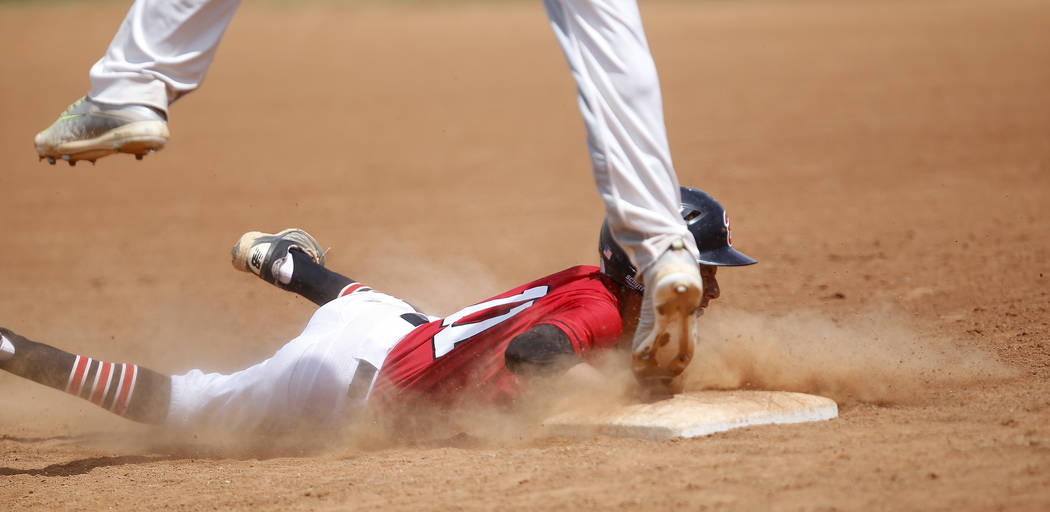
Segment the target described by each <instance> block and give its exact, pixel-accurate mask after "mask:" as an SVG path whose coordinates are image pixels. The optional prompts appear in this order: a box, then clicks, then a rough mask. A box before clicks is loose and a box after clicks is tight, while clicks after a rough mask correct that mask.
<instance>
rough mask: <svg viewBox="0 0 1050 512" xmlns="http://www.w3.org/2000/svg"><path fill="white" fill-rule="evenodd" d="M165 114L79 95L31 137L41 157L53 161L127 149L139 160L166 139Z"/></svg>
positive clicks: (90, 158)
mask: <svg viewBox="0 0 1050 512" xmlns="http://www.w3.org/2000/svg"><path fill="white" fill-rule="evenodd" d="M169 137H170V133H169V132H168V119H167V116H166V115H165V114H164V113H163V112H161V111H160V110H157V109H155V108H152V107H148V106H146V105H107V104H103V103H98V102H95V101H93V100H92V99H91V98H88V97H87V96H85V97H83V98H80V99H79V100H77V101H76V102H74V103H73V104H72V105H70V106H69V108H67V109H66V111H65V112H62V115H60V116H58V119H57V120H56V121H55V122H54V123H52V124H51V126H49V127H48V128H47V129H46V130H44V131H42V132H40V133H38V134H37V135H36V138H34V139H33V144H34V146H36V151H37V154H38V155H39V157H40V159H41V160H43V159H45V158H46V159H47V161H48V162H49V163H50V164H51V165H54V164H55V162H56V161H58V160H65V161H67V162H69V165H76V163H77V161H79V160H87V161H89V162H91V163H95V160H97V159H99V158H102V157H104V156H107V155H112V154H113V153H130V154H133V155H135V158H137V159H139V160H141V159H142V157H143V156H144V155H146V154H148V153H151V152H154V151H158V150H160V149H163V148H164V146H165V145H166V144H167V143H168V138H169Z"/></svg>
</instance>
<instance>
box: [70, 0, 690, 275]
mask: <svg viewBox="0 0 1050 512" xmlns="http://www.w3.org/2000/svg"><path fill="white" fill-rule="evenodd" d="M239 4H240V0H178V1H172V0H137V1H136V2H135V3H134V4H133V5H132V6H131V10H130V11H129V12H128V15H127V17H126V18H125V19H124V23H123V24H122V25H121V27H120V30H119V31H118V32H117V35H116V37H114V38H113V42H112V43H110V46H109V49H108V50H107V51H106V55H105V56H104V57H103V58H102V59H101V60H99V61H98V62H97V63H95V65H94V66H93V67H92V68H91V84H92V89H91V93H90V95H91V97H92V98H95V99H96V100H98V101H100V102H103V103H113V104H127V103H141V104H146V105H150V106H153V107H156V108H159V109H161V110H164V111H167V109H168V105H169V104H170V103H171V102H172V101H174V100H175V99H176V98H178V97H179V96H180V95H182V94H185V93H187V92H189V91H192V90H193V89H196V88H197V87H198V86H200V84H201V81H203V80H204V75H205V73H207V71H208V66H209V65H210V64H211V61H212V59H213V58H214V56H215V50H216V48H217V47H218V44H219V40H220V39H222V35H223V33H224V32H225V31H226V27H227V26H228V25H229V23H230V21H231V20H232V18H233V14H234V12H235V11H236V9H237V6H238V5H239ZM544 4H545V6H546V8H547V14H548V16H549V17H550V20H551V25H552V27H553V29H554V33H555V36H556V37H557V38H558V42H559V43H560V44H561V47H562V50H563V51H564V52H565V57H566V59H567V61H568V63H569V69H570V71H571V72H572V76H573V78H574V79H575V80H576V85H577V94H578V96H579V101H578V102H579V106H580V110H581V112H582V114H583V120H584V124H585V125H586V128H587V147H588V150H589V151H590V154H591V162H592V166H593V170H594V181H595V183H596V185H597V187H598V192H599V193H600V194H601V196H602V200H603V201H604V202H605V210H606V213H607V215H608V220H609V227H610V229H611V230H612V233H613V236H614V237H616V239H617V241H619V242H620V245H622V246H623V248H624V250H626V252H627V254H628V255H629V256H630V257H631V260H632V261H634V263H635V265H636V266H637V267H638V268H639V269H643V270H644V269H645V268H646V267H648V265H649V264H651V263H652V262H653V261H654V260H655V259H656V258H657V257H659V256H660V254H662V253H663V252H664V251H665V250H666V249H667V247H668V246H669V245H670V244H671V242H672V241H673V240H675V239H678V238H681V239H684V240H685V241H686V244H687V246H688V247H689V249H690V251H692V252H693V253H694V255H697V250H696V245H695V243H694V241H693V237H692V235H691V234H690V233H689V231H688V229H686V227H685V223H684V222H683V221H682V219H681V216H680V214H679V202H680V201H681V198H680V195H679V191H678V178H677V176H676V175H675V172H674V168H673V166H672V164H671V152H670V149H669V148H668V144H667V133H666V130H665V127H664V118H663V104H662V100H661V96H660V84H659V80H658V79H657V74H656V66H655V65H654V63H653V59H652V56H651V55H650V53H649V46H648V43H647V42H646V38H645V32H644V30H643V29H642V19H641V15H640V14H639V12H638V5H637V4H636V2H635V1H633V0H544Z"/></svg>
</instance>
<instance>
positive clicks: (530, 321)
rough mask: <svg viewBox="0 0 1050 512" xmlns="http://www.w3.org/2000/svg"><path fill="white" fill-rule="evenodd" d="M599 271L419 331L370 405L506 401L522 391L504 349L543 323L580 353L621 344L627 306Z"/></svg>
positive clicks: (575, 271)
mask: <svg viewBox="0 0 1050 512" xmlns="http://www.w3.org/2000/svg"><path fill="white" fill-rule="evenodd" d="M606 279H607V278H605V277H604V275H603V274H602V273H601V271H600V270H599V269H598V268H597V267H592V266H579V267H572V268H569V269H566V270H563V271H561V272H558V273H557V274H553V275H550V276H547V277H544V278H541V279H537V280H535V281H533V282H531V283H528V284H525V285H522V286H519V287H517V288H515V289H513V290H510V291H508V292H506V293H502V294H500V295H497V296H495V297H493V298H491V299H489V300H486V301H484V302H479V303H478V304H475V305H473V306H470V307H467V308H464V309H462V310H461V311H459V312H457V313H454V314H452V315H449V316H448V317H446V318H443V319H440V320H435V321H433V322H430V323H428V324H424V325H421V326H419V327H417V328H416V329H415V330H413V331H412V332H410V333H408V335H406V336H405V337H404V338H403V339H402V340H401V341H400V342H398V344H397V345H396V346H395V347H394V349H393V350H391V351H390V354H389V355H388V356H387V358H386V361H385V362H384V363H383V367H382V368H381V369H380V371H379V376H378V377H377V378H376V382H375V386H374V387H373V389H372V394H371V398H370V401H378V402H380V403H382V404H385V405H387V406H393V407H398V408H400V407H404V406H406V405H410V404H411V403H412V402H413V401H415V400H416V399H418V398H420V397H421V396H423V395H426V396H427V399H428V402H443V403H448V402H451V401H452V400H453V399H454V398H455V397H457V396H461V395H462V393H463V392H464V391H466V392H469V393H470V396H471V398H472V399H474V398H480V399H483V400H487V401H490V402H505V401H507V400H508V399H509V398H511V397H512V396H513V395H514V394H515V393H516V391H517V389H518V386H519V385H520V379H519V377H518V376H517V375H515V374H514V373H512V372H511V371H510V370H508V369H507V365H506V361H505V359H504V351H506V349H507V345H508V344H510V341H511V340H512V339H514V337H515V336H518V335H519V334H522V333H524V332H525V331H528V330H529V329H531V328H532V327H535V326H537V325H543V324H547V325H552V326H555V327H557V328H558V329H561V330H562V331H563V332H564V333H565V334H566V336H568V338H569V340H570V342H571V343H572V347H573V350H574V351H575V352H576V354H577V355H579V356H580V357H584V358H586V357H587V355H588V352H590V351H591V350H593V349H601V348H611V347H614V346H615V345H616V343H617V342H618V340H619V337H620V331H621V329H622V325H621V321H620V313H619V301H618V300H617V298H616V296H615V295H614V294H613V293H611V292H610V291H609V289H608V287H607V286H606V284H605V280H606Z"/></svg>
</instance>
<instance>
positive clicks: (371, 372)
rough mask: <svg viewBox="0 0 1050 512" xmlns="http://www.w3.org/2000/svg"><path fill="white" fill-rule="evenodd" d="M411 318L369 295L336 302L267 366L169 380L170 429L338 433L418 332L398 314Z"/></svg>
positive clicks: (404, 307) (393, 302) (387, 299)
mask: <svg viewBox="0 0 1050 512" xmlns="http://www.w3.org/2000/svg"><path fill="white" fill-rule="evenodd" d="M414 311H415V310H414V309H412V306H410V305H408V304H407V303H405V302H403V301H401V300H400V299H396V298H394V297H391V296H389V295H384V294H382V293H378V292H374V291H365V292H357V293H352V294H350V295H347V296H345V297H340V298H338V299H336V300H333V301H332V302H329V303H328V304H325V305H324V306H322V307H321V308H320V309H318V310H317V312H316V313H314V316H313V317H312V318H311V319H310V323H309V324H307V326H306V329H304V330H303V333H302V334H300V335H299V336H298V337H297V338H295V339H293V340H292V341H290V342H288V344H286V345H285V346H283V347H281V349H280V350H278V351H277V353H275V354H274V355H273V357H271V358H270V359H267V360H265V361H263V362H261V363H259V364H257V365H255V366H252V367H250V368H247V369H245V370H241V371H239V372H236V373H232V374H229V375H223V374H218V373H204V372H202V371H200V370H192V371H190V372H189V373H187V374H185V375H176V376H173V377H172V378H171V405H170V408H169V410H168V421H167V423H168V424H170V425H172V426H175V427H182V428H188V429H197V428H206V429H217V430H222V431H228V432H245V433H251V432H255V433H275V432H288V431H293V430H295V429H297V428H299V427H303V426H305V427H309V428H312V429H325V428H329V427H337V426H338V425H340V424H341V423H340V422H341V421H342V420H344V419H345V418H346V415H347V414H348V411H347V410H348V408H351V407H357V406H363V405H364V402H365V401H366V400H367V397H368V392H369V391H370V390H371V386H372V384H373V383H374V381H375V376H376V375H378V374H379V372H378V369H379V368H381V367H382V365H383V361H384V360H385V359H386V356H387V354H388V353H389V352H390V350H391V349H393V347H394V345H396V344H397V342H398V341H400V340H401V338H403V337H404V336H405V335H406V334H408V333H409V331H411V330H412V329H414V328H415V327H414V326H413V325H412V324H411V323H409V322H408V321H407V320H405V319H403V318H402V317H401V315H403V314H405V313H412V312H414ZM355 376H356V377H358V379H356V380H355ZM362 376H363V377H364V379H361V378H360V377H362ZM351 384H353V385H354V386H357V387H358V389H356V390H355V389H353V388H352V387H351Z"/></svg>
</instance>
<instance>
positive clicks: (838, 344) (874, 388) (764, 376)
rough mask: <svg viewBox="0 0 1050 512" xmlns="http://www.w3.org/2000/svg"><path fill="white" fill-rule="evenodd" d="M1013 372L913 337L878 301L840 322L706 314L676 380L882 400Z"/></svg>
mask: <svg viewBox="0 0 1050 512" xmlns="http://www.w3.org/2000/svg"><path fill="white" fill-rule="evenodd" d="M1013 373H1014V370H1012V369H1011V368H1009V367H1007V366H1006V365H1005V364H1003V363H1001V362H999V361H997V360H996V359H995V356H994V355H993V354H991V353H988V352H985V351H982V350H980V349H978V348H977V347H973V346H967V345H966V344H964V343H962V342H958V341H954V340H950V339H946V338H943V337H937V336H934V335H928V334H919V331H918V329H917V327H915V326H913V325H911V323H910V322H909V321H908V318H907V316H906V315H905V314H904V313H902V312H899V311H895V310H894V309H893V308H892V307H891V306H885V305H882V306H877V307H874V308H872V309H870V310H868V311H864V312H861V313H858V314H856V315H854V316H851V317H849V318H846V319H844V320H835V319H831V318H828V317H827V315H826V314H824V313H820V312H816V311H798V312H793V313H790V314H786V315H780V316H776V315H768V314H758V313H749V312H745V311H739V310H715V311H711V312H709V313H708V315H707V316H705V317H704V319H703V322H702V329H701V340H700V342H699V343H698V344H697V352H696V355H695V357H694V359H693V363H692V364H691V365H690V366H689V368H687V369H686V372H685V374H684V376H683V377H684V384H685V388H686V390H687V391H689V390H692V391H695V390H700V389H766V390H778V391H797V392H804V393H814V394H819V395H823V396H827V397H829V398H832V399H834V400H836V401H837V402H839V403H840V404H843V403H845V404H849V403H854V402H866V403H880V404H889V403H914V402H916V401H919V400H921V391H922V390H923V389H925V388H929V387H941V386H955V387H961V386H966V385H969V384H973V383H976V382H981V381H988V380H996V379H1003V378H1008V377H1010V376H1012V375H1013Z"/></svg>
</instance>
